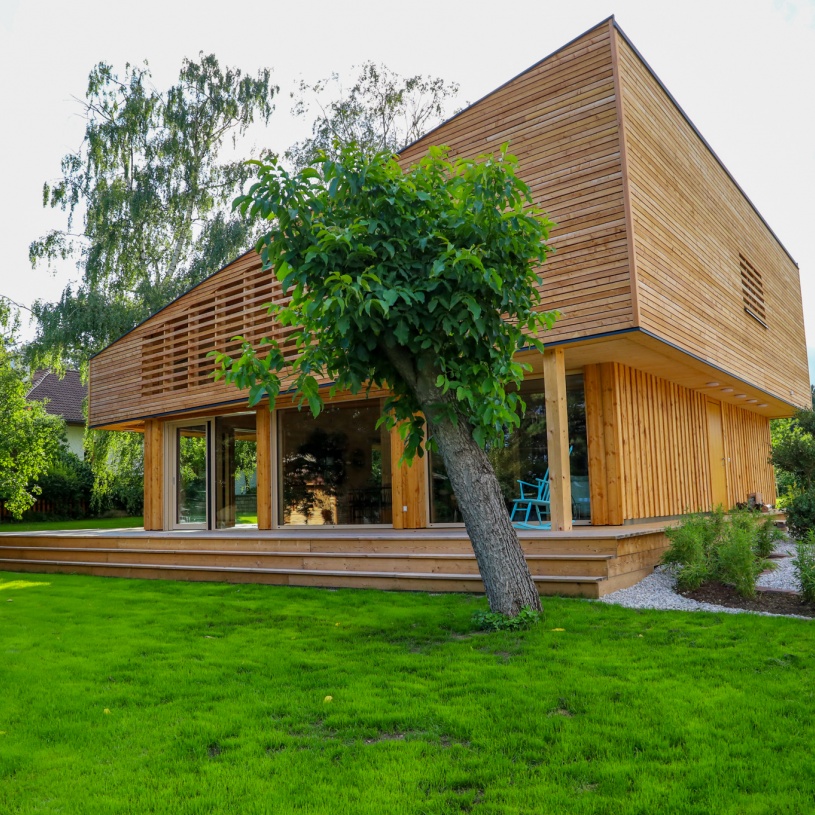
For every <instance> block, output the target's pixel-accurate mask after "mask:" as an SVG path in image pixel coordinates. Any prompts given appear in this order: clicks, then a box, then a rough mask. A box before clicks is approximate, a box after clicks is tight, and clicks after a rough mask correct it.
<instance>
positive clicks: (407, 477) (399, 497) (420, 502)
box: [391, 427, 427, 529]
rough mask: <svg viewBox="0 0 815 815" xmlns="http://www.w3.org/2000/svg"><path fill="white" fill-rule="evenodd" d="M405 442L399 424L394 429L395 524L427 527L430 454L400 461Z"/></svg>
mask: <svg viewBox="0 0 815 815" xmlns="http://www.w3.org/2000/svg"><path fill="white" fill-rule="evenodd" d="M404 449H405V446H404V444H403V442H402V437H401V436H400V435H399V428H398V427H395V428H394V429H393V430H392V431H391V478H392V485H391V487H392V493H391V494H392V496H393V528H394V529H424V528H425V527H427V455H425V456H424V457H423V458H419V457H418V456H417V457H416V458H414V459H413V463H412V464H411V465H410V466H408V465H407V464H400V463H399V459H400V458H401V457H402V452H403V451H404Z"/></svg>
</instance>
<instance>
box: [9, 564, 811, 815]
mask: <svg viewBox="0 0 815 815" xmlns="http://www.w3.org/2000/svg"><path fill="white" fill-rule="evenodd" d="M485 605H486V604H485V601H484V599H483V598H474V597H468V596H460V595H443V596H428V595H424V594H388V593H378V592H372V591H350V590H348V591H323V590H309V589H287V588H273V587H263V586H251V585H240V586H235V585H227V584H219V583H212V584H206V583H197V584H196V583H174V582H160V581H156V582H151V581H139V580H112V579H108V580H106V579H103V578H91V577H82V576H68V575H42V576H35V575H30V574H11V573H0V688H2V693H0V812H2V813H3V815H11V813H34V812H36V813H50V812H52V813H56V812H59V813H82V814H83V815H92V814H93V813H117V815H119V813H134V815H135V814H136V813H139V815H141V813H174V814H175V813H179V814H180V815H185V814H186V813H208V814H209V813H227V812H228V813H236V814H238V813H239V814H240V815H251V814H252V813H275V815H277V814H278V813H315V814H316V813H320V814H322V813H354V814H356V813H376V815H385V814H387V815H398V814H399V813H416V815H419V813H422V814H423V815H430V814H431V813H466V812H471V813H480V815H486V814H487V813H490V814H492V813H511V814H512V815H518V814H519V813H529V815H541V814H544V815H545V814H546V813H604V814H605V813H643V815H646V814H647V815H653V813H676V814H678V813H700V815H702V814H704V815H711V813H713V814H714V815H725V814H726V813H733V814H734V815H735V814H736V813H739V814H740V815H741V814H742V813H743V814H744V815H753V814H754V813H767V814H768V815H782V814H783V813H801V814H802V813H811V812H814V811H815V755H813V753H815V681H813V677H815V649H813V638H814V637H815V628H813V623H811V622H809V621H802V620H795V619H780V618H778V619H776V618H764V617H757V616H752V615H725V614H684V613H679V612H661V613H660V612H637V611H631V610H626V609H621V608H617V607H613V606H606V605H602V604H599V603H590V602H587V601H581V600H567V599H549V600H546V602H545V606H546V619H545V621H544V622H543V623H542V624H540V625H538V626H537V627H535V628H534V629H532V630H530V631H527V632H524V633H522V634H489V635H484V634H477V633H474V632H473V631H472V628H471V623H470V617H471V614H472V612H473V610H475V609H477V608H485ZM561 629H562V630H561ZM328 697H331V699H330V700H328Z"/></svg>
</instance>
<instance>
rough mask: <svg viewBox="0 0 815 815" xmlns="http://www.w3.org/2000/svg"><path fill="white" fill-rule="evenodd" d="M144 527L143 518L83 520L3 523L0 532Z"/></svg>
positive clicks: (0, 525)
mask: <svg viewBox="0 0 815 815" xmlns="http://www.w3.org/2000/svg"><path fill="white" fill-rule="evenodd" d="M139 526H144V518H142V517H138V518H136V517H132V518H83V519H81V520H78V521H3V523H0V532H41V531H47V530H49V529H130V528H133V527H139Z"/></svg>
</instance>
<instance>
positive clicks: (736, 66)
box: [0, 0, 815, 379]
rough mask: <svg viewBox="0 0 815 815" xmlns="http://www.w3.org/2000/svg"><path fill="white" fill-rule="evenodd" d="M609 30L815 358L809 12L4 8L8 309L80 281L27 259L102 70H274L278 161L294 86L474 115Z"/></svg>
mask: <svg viewBox="0 0 815 815" xmlns="http://www.w3.org/2000/svg"><path fill="white" fill-rule="evenodd" d="M612 13H613V14H615V15H616V19H617V22H618V23H619V24H620V26H621V27H622V29H623V30H624V31H625V32H626V34H627V35H628V36H629V37H630V38H631V40H632V41H633V42H634V44H635V45H636V46H637V48H638V49H639V51H640V52H641V53H642V55H643V56H644V57H645V59H646V60H648V62H649V63H650V65H651V67H652V68H653V69H654V70H655V71H656V73H657V74H658V76H659V77H660V78H661V79H662V81H663V82H664V83H665V85H666V86H667V87H668V89H669V90H670V91H671V92H672V94H673V95H674V97H675V98H676V99H677V101H678V102H679V104H680V105H682V107H683V108H684V110H685V112H686V113H687V114H688V115H689V116H690V118H691V119H692V120H693V122H694V123H695V124H696V126H697V127H698V128H699V130H700V131H701V132H702V134H703V135H704V136H705V138H706V139H707V140H708V142H709V143H710V144H711V146H712V147H713V149H714V150H715V151H716V152H717V153H718V155H719V157H720V158H721V159H722V161H723V162H724V163H725V165H726V166H727V167H728V169H729V170H730V171H731V173H732V174H733V175H734V177H735V178H736V180H737V181H738V182H739V184H740V185H741V186H742V188H743V189H744V190H745V192H746V193H747V195H748V196H749V197H750V198H751V199H752V201H753V203H754V204H755V205H756V207H757V208H758V209H759V211H760V212H761V213H762V215H763V216H764V218H765V219H766V220H767V222H768V223H769V224H770V226H771V227H772V229H773V230H774V231H775V233H776V234H777V235H778V237H779V238H780V239H781V241H782V243H783V244H784V245H785V246H786V248H787V249H788V250H789V252H790V254H791V255H792V256H793V257H794V258H795V259H796V261H797V262H798V264H799V266H800V270H801V283H802V289H803V298H804V313H805V319H806V326H807V339H808V345H809V346H810V348H813V347H814V346H815V238H814V237H813V236H814V235H815V217H814V216H815V91H814V90H813V88H815V0H739V2H733V0H681V2H674V1H673V0H670V1H662V0H617V1H616V2H614V3H610V2H607V0H571V1H570V2H569V0H567V2H563V0H558V2H553V0H534V1H533V2H527V0H514V2H512V3H495V2H494V0H493V1H492V2H489V3H487V2H480V0H470V2H445V0H432V1H431V0H411V2H404V1H403V2H398V3H396V2H390V0H303V2H299V3H298V2H296V0H295V2H292V1H291V0H286V2H279V1H278V0H263V1H262V2H256V1H255V0H242V2H240V3H234V4H232V3H223V2H218V3H215V2H210V0H198V2H195V3H192V2H180V1H179V0H161V2H158V0H141V2H139V3H137V4H130V3H128V4H125V3H118V2H115V0H114V1H113V2H111V0H60V1H58V2H57V1H54V0H43V1H42V2H38V0H0V76H2V80H0V110H2V111H3V116H2V128H0V191H1V194H0V249H2V266H0V269H2V271H0V293H2V294H5V295H7V296H9V297H12V298H13V299H15V300H17V301H19V302H22V303H24V304H26V305H29V304H30V303H31V302H32V301H33V300H34V299H36V298H38V297H43V298H47V299H56V298H57V297H58V296H59V293H60V292H61V290H62V288H63V287H64V285H65V283H66V282H67V281H68V280H70V279H72V278H75V277H76V275H77V273H76V270H75V269H74V268H71V267H70V266H68V267H67V268H65V269H63V270H61V272H60V273H59V274H58V275H57V276H56V277H55V278H54V277H51V276H50V275H48V274H47V273H46V272H45V271H40V270H39V269H38V270H32V269H31V267H30V264H29V262H28V244H29V243H30V241H31V240H32V239H34V238H36V237H38V236H40V235H42V234H43V233H44V232H46V231H47V230H48V229H49V228H52V227H59V226H61V225H63V223H64V222H63V221H62V219H61V218H60V214H59V213H56V212H53V211H45V210H43V208H42V185H43V182H44V181H46V180H53V179H55V178H57V177H58V175H59V165H60V159H61V158H62V156H63V155H65V154H66V153H68V152H70V151H75V150H76V149H77V148H78V147H79V145H80V143H81V139H82V132H83V120H82V119H81V118H80V117H79V116H78V112H79V106H78V104H77V103H76V101H75V100H74V97H81V96H83V94H84V91H85V88H86V84H87V76H88V73H89V71H90V69H91V68H92V67H93V65H95V64H96V63H97V62H99V61H101V60H105V61H107V62H110V63H111V64H113V65H114V66H116V67H118V68H121V67H123V65H124V63H125V62H128V61H129V62H131V63H133V62H141V61H143V60H145V59H147V60H148V61H149V63H150V67H151V70H152V72H153V76H154V82H155V84H156V86H157V87H159V88H165V87H167V86H168V85H170V84H171V83H172V82H174V81H175V80H176V79H177V76H178V70H179V67H180V64H181V60H182V58H183V57H185V56H190V57H192V56H195V55H197V54H198V52H199V51H204V52H206V53H215V54H216V56H217V57H218V59H219V60H220V61H221V64H222V65H224V64H227V65H233V66H238V67H241V68H242V69H244V70H245V71H251V72H254V71H256V70H257V69H258V68H260V67H263V66H268V67H270V68H271V69H272V70H273V72H274V73H273V76H274V80H275V82H276V83H277V84H279V85H280V86H281V94H280V96H279V98H278V103H277V110H276V112H275V114H274V115H273V117H272V120H271V122H270V125H269V127H268V129H267V130H266V131H265V132H255V133H254V134H253V138H254V139H255V140H256V141H257V142H258V143H260V142H261V141H262V142H264V143H265V144H266V145H267V146H269V147H271V148H273V149H277V150H283V149H285V148H286V147H287V146H289V144H291V142H292V141H293V140H295V139H296V138H299V137H301V136H302V135H303V133H302V124H300V123H298V122H297V121H293V120H292V119H291V116H290V114H289V107H290V103H289V99H288V94H289V92H290V90H291V88H292V86H293V83H294V82H295V81H296V80H297V79H298V78H301V77H302V78H305V79H307V80H308V79H311V80H314V79H319V78H322V77H324V76H326V75H327V74H329V73H331V72H332V71H338V72H340V73H346V74H348V75H350V74H351V71H350V69H351V67H352V66H353V65H356V64H359V63H361V62H363V61H366V60H375V61H377V62H384V63H385V64H387V65H388V66H389V67H390V68H392V69H393V70H395V71H397V72H399V73H402V74H415V73H424V74H433V75H436V76H441V77H444V78H446V79H449V80H456V81H458V82H459V83H460V85H461V97H460V98H461V101H462V102H463V101H475V100H476V99H478V98H479V97H481V96H483V95H484V94H485V93H488V92H489V91H490V90H492V89H493V88H495V87H497V86H498V85H500V84H502V83H503V82H505V81H506V80H507V79H509V78H510V77H512V76H514V75H515V74H517V73H519V72H520V71H522V70H524V69H525V68H527V67H529V66H530V65H531V64H533V63H534V62H537V61H538V60H539V59H541V58H542V57H544V56H546V55H547V54H549V53H551V52H552V51H554V50H556V49H557V48H558V47H559V46H561V45H563V44H565V43H566V42H568V41H569V40H571V39H572V38H573V37H575V36H577V35H578V34H580V33H582V32H583V31H585V30H587V29H588V28H591V27H592V26H593V25H595V24H596V23H598V22H600V21H601V20H602V19H604V18H605V17H607V16H609V15H610V14H612ZM813 356H815V355H813ZM779 364H783V361H782V360H779ZM810 367H811V369H812V366H810ZM813 378H814V379H815V376H813Z"/></svg>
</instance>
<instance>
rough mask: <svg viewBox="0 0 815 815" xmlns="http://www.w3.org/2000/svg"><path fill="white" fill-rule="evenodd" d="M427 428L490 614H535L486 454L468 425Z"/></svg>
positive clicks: (536, 599)
mask: <svg viewBox="0 0 815 815" xmlns="http://www.w3.org/2000/svg"><path fill="white" fill-rule="evenodd" d="M428 425H429V427H430V429H431V431H432V433H433V437H434V438H435V440H436V444H437V445H438V448H439V453H441V457H442V459H444V465H445V467H446V468H447V475H448V476H449V477H450V484H451V485H452V487H453V491H454V492H455V494H456V498H457V499H458V506H459V509H460V510H461V514H462V516H463V517H464V525H465V526H466V527H467V534H468V535H469V536H470V540H471V541H472V544H473V551H474V552H475V558H476V560H477V561H478V569H479V571H480V572H481V579H482V580H483V581H484V588H485V589H486V591H487V598H488V599H489V601H490V609H492V611H498V612H500V613H501V614H506V615H508V616H510V617H514V616H515V615H516V614H517V613H518V612H519V611H520V610H521V609H522V608H523V607H524V606H529V607H530V608H533V609H536V610H540V607H541V603H540V596H539V595H538V590H537V589H536V588H535V583H534V582H533V580H532V575H531V574H530V573H529V566H528V565H527V563H526V558H525V557H524V553H523V549H521V544H520V541H519V540H518V535H517V533H516V532H515V527H513V526H512V523H511V522H510V520H509V513H508V512H507V507H506V504H505V503H504V496H503V495H502V494H501V487H500V486H499V484H498V479H497V478H496V477H495V472H494V471H493V469H492V464H490V460H489V459H488V458H487V455H486V453H485V452H484V451H483V450H482V449H481V448H480V447H479V446H478V444H476V442H475V441H474V439H473V437H472V435H471V433H470V428H469V424H468V423H467V422H464V421H460V422H459V423H458V425H454V424H452V422H448V421H440V422H433V421H430V420H428Z"/></svg>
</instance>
